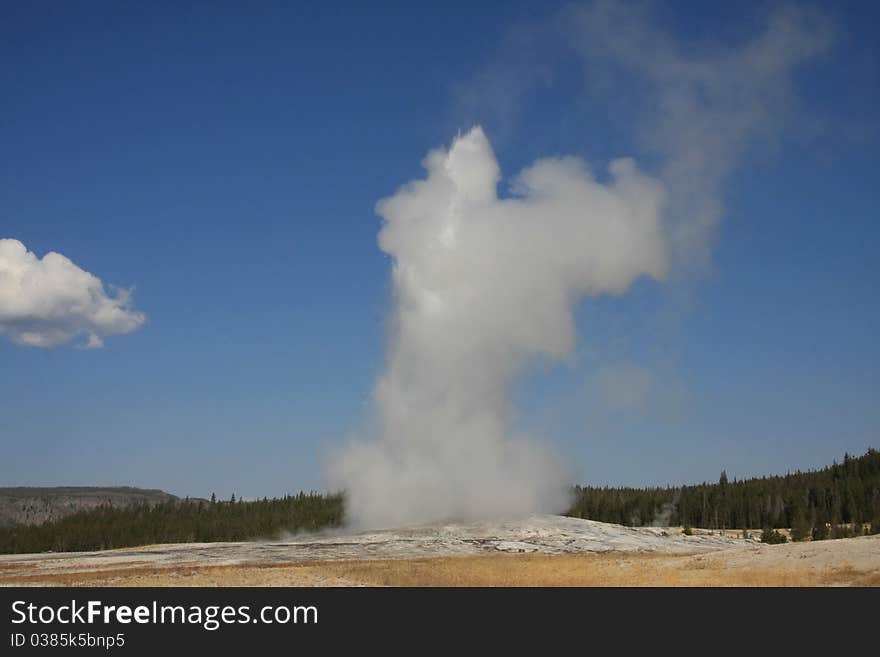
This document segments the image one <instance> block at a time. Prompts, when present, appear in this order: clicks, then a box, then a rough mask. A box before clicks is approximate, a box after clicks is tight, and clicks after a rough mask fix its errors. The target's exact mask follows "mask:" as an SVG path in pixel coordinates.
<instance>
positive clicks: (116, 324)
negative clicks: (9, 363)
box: [0, 239, 145, 349]
mask: <svg viewBox="0 0 880 657" xmlns="http://www.w3.org/2000/svg"><path fill="white" fill-rule="evenodd" d="M144 321H145V316H144V315H143V313H139V312H136V311H134V310H133V309H132V308H131V294H130V292H129V291H128V290H123V289H116V290H115V296H108V295H107V293H106V292H105V290H104V285H103V283H102V282H101V279H99V278H97V277H96V276H94V275H92V274H90V273H89V272H87V271H83V270H82V269H80V268H79V267H77V266H76V265H75V264H74V263H73V262H71V261H70V260H69V259H68V258H66V257H64V256H63V255H61V254H60V253H54V252H53V253H47V254H46V255H45V256H43V258H42V259H40V258H38V257H37V256H36V255H34V254H33V253H31V252H30V251H28V250H27V248H25V245H24V244H22V243H21V242H19V241H18V240H13V239H0V335H2V336H5V337H8V338H9V339H11V340H12V341H13V342H15V343H16V344H19V345H24V346H28V347H54V346H57V345H60V344H63V343H65V342H69V341H71V340H73V339H75V338H77V337H79V336H83V337H84V338H85V342H84V343H83V345H82V346H83V347H87V348H90V349H94V348H98V347H101V346H102V345H103V336H107V335H114V334H119V333H129V332H131V331H134V330H135V329H137V328H138V327H140V326H141V325H142V324H143V323H144Z"/></svg>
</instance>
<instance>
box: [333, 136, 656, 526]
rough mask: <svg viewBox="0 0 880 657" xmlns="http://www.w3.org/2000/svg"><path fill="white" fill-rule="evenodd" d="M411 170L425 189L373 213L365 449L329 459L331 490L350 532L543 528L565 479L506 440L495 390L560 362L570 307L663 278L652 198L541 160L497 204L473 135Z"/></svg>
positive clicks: (650, 189)
mask: <svg viewBox="0 0 880 657" xmlns="http://www.w3.org/2000/svg"><path fill="white" fill-rule="evenodd" d="M424 166H425V168H426V169H427V173H428V175H427V178H426V179H424V180H419V181H415V182H412V183H410V184H408V185H406V186H404V187H402V188H401V189H400V190H399V191H398V192H397V193H396V194H395V195H394V196H392V197H390V198H387V199H384V200H382V201H380V202H379V204H378V206H377V212H378V213H379V215H381V216H382V218H383V219H384V225H383V227H382V230H381V232H380V234H379V245H380V246H381V248H382V250H383V251H385V252H387V253H388V254H390V255H391V256H392V257H393V260H394V268H393V283H394V307H393V318H392V326H391V335H390V344H389V350H388V362H387V366H386V370H385V372H384V373H383V375H382V376H381V377H380V379H379V381H378V382H377V384H376V389H375V400H376V403H377V410H378V418H377V421H378V426H377V428H376V432H377V435H375V436H373V437H372V438H371V439H369V440H367V441H361V442H354V443H352V444H350V445H348V446H346V447H345V448H343V449H341V450H340V451H339V452H337V453H336V454H335V455H334V456H333V458H332V459H331V462H330V467H329V473H328V474H329V479H330V482H331V484H332V485H334V486H337V487H339V488H342V489H344V490H345V491H346V492H347V495H348V496H347V513H348V518H349V520H350V522H352V523H353V524H354V525H357V526H362V527H391V526H400V525H406V524H413V523H418V522H426V521H433V520H444V519H453V518H454V519H457V520H474V519H480V518H485V517H490V516H512V515H521V514H527V513H533V512H558V511H560V510H562V509H563V508H564V507H565V504H566V501H567V500H566V489H567V484H568V477H567V476H566V475H565V472H564V469H563V468H562V467H561V465H560V463H559V462H558V461H557V459H556V458H555V457H554V455H553V454H552V453H550V452H549V450H547V449H546V448H545V447H543V446H542V445H539V444H537V443H536V442H534V441H533V440H531V439H529V438H528V437H525V436H518V435H512V434H511V431H510V428H509V419H510V415H511V408H510V401H509V398H508V389H509V387H510V385H511V383H512V382H513V380H514V379H515V378H516V376H517V375H518V373H519V372H520V370H521V369H522V368H523V366H524V364H525V363H526V362H527V360H528V359H529V357H531V356H534V355H545V356H547V357H550V358H561V357H564V356H566V355H567V354H569V353H570V352H571V350H572V348H573V346H574V341H575V335H576V332H575V327H574V320H573V316H572V311H573V309H574V307H575V305H576V304H577V303H578V301H579V300H580V299H581V298H582V297H583V296H584V295H597V294H601V293H612V294H620V293H622V292H624V291H625V290H626V289H627V288H628V287H629V285H630V284H631V283H632V282H633V281H634V280H635V279H636V278H638V277H639V276H642V275H648V276H653V277H654V278H657V279H661V278H663V277H664V275H665V273H666V270H667V247H666V240H665V239H664V231H663V225H662V221H661V210H662V205H663V201H664V196H665V195H664V190H663V187H662V185H661V183H660V182H659V181H658V180H656V179H654V178H651V177H649V176H647V175H645V174H643V173H641V172H639V170H638V169H637V168H636V165H635V163H634V162H633V161H632V160H629V159H620V160H615V161H613V162H612V163H611V165H610V167H609V173H610V181H609V182H608V183H600V182H597V181H596V179H595V178H594V177H593V176H592V175H591V173H590V171H589V169H588V168H587V166H586V164H585V163H584V162H583V161H582V160H580V159H578V158H574V157H565V158H550V159H543V160H539V161H538V162H536V163H535V164H534V165H532V166H531V167H529V168H527V169H525V170H524V171H522V172H521V173H520V174H519V175H518V176H517V177H516V179H515V180H514V181H513V184H512V187H511V192H512V196H510V197H509V198H499V197H498V195H497V191H496V188H497V185H498V182H499V178H500V175H499V167H498V163H497V161H496V159H495V155H494V153H493V152H492V147H491V145H490V144H489V141H488V140H487V138H486V136H485V134H484V133H483V131H482V129H481V128H479V127H475V128H473V129H472V130H471V131H470V132H468V133H467V134H466V135H464V136H459V137H458V138H457V139H456V140H455V141H454V142H453V144H452V146H451V147H450V148H449V150H448V151H447V150H444V149H439V150H435V151H432V152H431V153H429V154H428V156H427V158H426V159H425V161H424Z"/></svg>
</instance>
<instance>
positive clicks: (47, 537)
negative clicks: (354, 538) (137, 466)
mask: <svg viewBox="0 0 880 657" xmlns="http://www.w3.org/2000/svg"><path fill="white" fill-rule="evenodd" d="M211 498H212V499H211V501H210V502H209V501H206V500H189V499H185V500H173V501H169V502H164V503H161V504H156V505H147V504H140V505H137V506H132V507H127V508H112V507H110V506H109V505H107V506H102V507H99V508H97V509H91V510H88V511H80V512H78V513H74V514H72V515H69V516H65V517H63V518H60V519H58V520H54V521H50V522H46V523H43V524H41V525H28V526H26V525H22V526H16V527H4V528H0V553H7V554H11V553H27V552H47V551H53V552H76V551H87V550H105V549H110V548H120V547H131V546H135V545H148V544H152V543H208V542H214V541H244V540H249V539H258V538H266V539H272V538H278V537H279V536H282V535H283V534H285V533H295V532H299V531H317V530H319V529H324V528H327V527H338V526H340V525H341V524H342V518H343V500H342V496H341V495H319V494H317V493H302V492H301V493H299V494H298V495H288V496H286V497H281V498H274V499H266V498H264V499H262V500H257V501H247V502H245V501H241V500H238V501H236V499H235V495H234V494H233V495H232V496H231V498H230V500H229V501H225V502H220V501H217V499H216V496H214V495H212V496H211Z"/></svg>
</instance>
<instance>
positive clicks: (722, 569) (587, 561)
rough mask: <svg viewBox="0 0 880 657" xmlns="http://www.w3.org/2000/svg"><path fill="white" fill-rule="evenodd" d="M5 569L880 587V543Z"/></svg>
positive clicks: (69, 580)
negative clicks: (680, 551) (708, 550)
mask: <svg viewBox="0 0 880 657" xmlns="http://www.w3.org/2000/svg"><path fill="white" fill-rule="evenodd" d="M4 566H5V567H0V584H2V585H7V586H10V585H11V586H21V585H25V586H27V585H31V586H880V537H865V538H857V539H841V540H836V541H823V542H820V543H797V544H787V545H778V546H765V545H756V546H754V547H751V548H738V549H732V550H720V551H717V552H711V553H701V554H684V555H682V554H676V555H670V554H656V553H655V554H652V553H603V554H569V555H544V554H498V555H490V556H456V557H432V558H417V559H385V560H352V561H329V562H307V563H273V564H240V565H220V566H212V565H204V566H199V565H192V566H182V567H172V568H158V567H154V566H152V565H150V564H147V563H143V564H139V563H137V562H126V563H117V564H115V565H114V567H113V568H110V569H101V570H88V571H82V570H80V571H76V570H71V571H67V572H54V573H44V574H38V573H36V574H31V573H28V572H22V570H21V569H19V568H15V567H14V566H12V565H10V564H5V565H4Z"/></svg>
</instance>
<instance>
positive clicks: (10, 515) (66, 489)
mask: <svg viewBox="0 0 880 657" xmlns="http://www.w3.org/2000/svg"><path fill="white" fill-rule="evenodd" d="M176 499H177V497H176V496H174V495H171V494H170V493H166V492H165V491H161V490H156V489H151V488H132V487H130V486H121V487H117V488H104V487H98V486H59V487H55V488H38V487H30V486H23V487H15V488H0V527H15V526H20V525H39V524H42V523H44V522H49V521H52V520H58V519H60V518H63V517H65V516H69V515H71V514H74V513H77V512H79V511H88V510H91V509H95V508H98V507H100V506H108V507H112V508H115V509H123V508H128V507H132V506H138V505H147V506H154V505H156V504H162V503H164V502H170V501H173V500H176Z"/></svg>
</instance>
